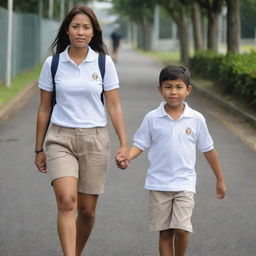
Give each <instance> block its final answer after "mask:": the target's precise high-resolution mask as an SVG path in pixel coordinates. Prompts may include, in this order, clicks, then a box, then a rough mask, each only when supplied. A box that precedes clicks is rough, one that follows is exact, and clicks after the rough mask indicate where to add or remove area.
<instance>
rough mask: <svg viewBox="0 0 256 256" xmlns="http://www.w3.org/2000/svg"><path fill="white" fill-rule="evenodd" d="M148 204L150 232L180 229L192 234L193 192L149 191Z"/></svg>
mask: <svg viewBox="0 0 256 256" xmlns="http://www.w3.org/2000/svg"><path fill="white" fill-rule="evenodd" d="M149 202H150V204H149V209H150V229H151V230H155V231H161V230H166V229H181V230H185V231H188V232H190V233H192V232H193V229H192V224H191V216H192V212H193V208H194V204H195V203H194V193H193V192H190V191H179V192H172V191H171V192H170V191H150V194H149Z"/></svg>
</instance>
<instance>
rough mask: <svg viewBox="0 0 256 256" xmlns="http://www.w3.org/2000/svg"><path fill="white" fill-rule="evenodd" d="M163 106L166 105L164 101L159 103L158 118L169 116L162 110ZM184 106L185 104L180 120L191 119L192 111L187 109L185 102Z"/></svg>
mask: <svg viewBox="0 0 256 256" xmlns="http://www.w3.org/2000/svg"><path fill="white" fill-rule="evenodd" d="M165 104H166V102H165V101H163V102H161V104H160V106H159V107H158V109H157V115H158V116H159V117H164V116H169V115H168V114H167V113H166V111H165V109H164V105H165ZM184 104H185V108H184V111H183V114H182V115H181V116H180V118H182V117H192V116H193V110H192V109H191V108H190V107H189V105H188V104H187V102H184Z"/></svg>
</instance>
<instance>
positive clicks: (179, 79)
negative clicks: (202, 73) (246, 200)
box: [116, 65, 226, 256]
mask: <svg viewBox="0 0 256 256" xmlns="http://www.w3.org/2000/svg"><path fill="white" fill-rule="evenodd" d="M158 89H159V91H160V93H161V95H162V96H163V99H164V102H162V103H161V104H160V106H159V107H158V108H157V109H155V110H153V111H151V112H149V113H148V114H147V115H146V116H145V118H144V120H143V121H142V123H141V126H140V128H139V129H138V131H137V132H136V133H135V136H134V144H133V146H132V147H131V148H130V150H129V153H128V159H125V158H122V157H121V156H117V158H116V161H117V165H118V167H119V168H122V169H125V168H127V167H128V164H129V163H128V161H130V160H132V159H133V158H135V157H137V156H138V155H139V154H140V153H142V152H143V151H145V150H147V149H148V150H149V152H148V159H149V169H148V172H147V177H146V182H145V189H147V190H149V191H150V215H151V218H150V219H151V221H150V227H151V229H152V230H156V231H159V232H160V237H159V239H160V241H159V251H160V256H167V255H168V256H173V255H175V256H184V255H185V253H186V250H187V247H188V241H189V233H191V232H192V224H191V216H192V211H193V208H194V193H195V191H196V172H195V163H196V148H198V149H199V150H200V151H201V152H203V153H204V156H205V157H206V159H207V161H208V163H209V165H210V166H211V168H212V170H213V172H214V174H215V176H216V194H217V198H218V199H222V198H224V197H225V193H226V186H225V182H224V176H223V173H222V170H221V166H220V163H219V159H218V157H217V153H216V150H215V149H214V146H213V140H212V138H211V135H210V134H209V131H208V128H207V125H206V122H205V119H204V117H203V115H202V114H201V113H199V112H197V111H196V110H193V109H192V108H190V107H189V106H188V104H187V103H186V102H185V99H186V97H187V96H188V95H189V94H190V92H191V90H192V87H191V83H190V75H189V71H188V70H187V69H185V68H184V67H182V66H174V65H170V66H167V67H165V68H164V69H162V71H161V73H160V77H159V86H158Z"/></svg>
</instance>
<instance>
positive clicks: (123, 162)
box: [115, 151, 129, 169]
mask: <svg viewBox="0 0 256 256" xmlns="http://www.w3.org/2000/svg"><path fill="white" fill-rule="evenodd" d="M115 160H116V165H117V167H118V168H120V169H126V168H127V167H128V165H129V162H128V160H127V154H124V153H123V152H120V151H117V152H116V156H115Z"/></svg>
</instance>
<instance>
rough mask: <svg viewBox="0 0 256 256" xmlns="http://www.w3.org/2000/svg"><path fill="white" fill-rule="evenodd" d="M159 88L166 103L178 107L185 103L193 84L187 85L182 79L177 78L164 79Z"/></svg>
mask: <svg viewBox="0 0 256 256" xmlns="http://www.w3.org/2000/svg"><path fill="white" fill-rule="evenodd" d="M158 89H159V91H160V93H161V94H162V96H163V98H164V100H165V101H166V103H167V104H168V105H169V106H170V107H171V108H177V107H180V106H182V105H183V102H184V101H185V99H186V97H187V96H188V95H189V94H190V92H191V90H192V86H191V85H189V86H186V84H185V83H184V82H183V80H182V79H177V80H166V81H164V82H163V83H162V86H159V87H158Z"/></svg>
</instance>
